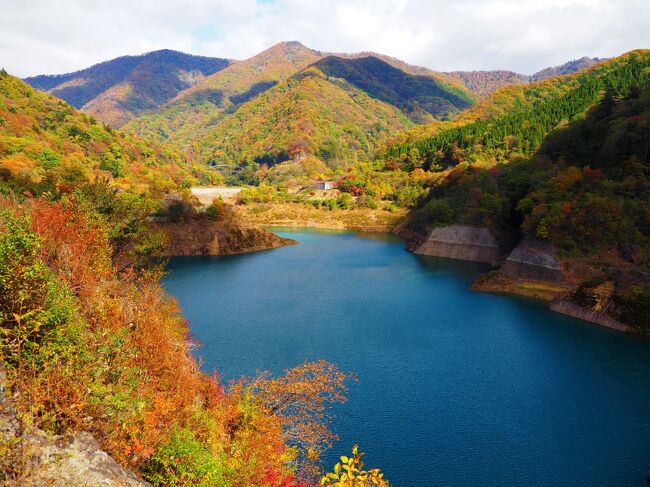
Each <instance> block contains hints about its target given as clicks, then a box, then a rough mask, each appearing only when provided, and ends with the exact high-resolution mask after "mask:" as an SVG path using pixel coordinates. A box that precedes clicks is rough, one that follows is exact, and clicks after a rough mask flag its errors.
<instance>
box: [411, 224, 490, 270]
mask: <svg viewBox="0 0 650 487" xmlns="http://www.w3.org/2000/svg"><path fill="white" fill-rule="evenodd" d="M413 251H414V252H415V253H416V254H421V255H431V256H434V257H445V258H449V259H458V260H469V261H473V262H486V263H488V264H494V263H495V262H496V261H497V260H498V259H499V256H500V255H501V251H500V248H499V244H498V243H497V240H496V239H495V238H494V236H493V235H492V234H491V233H490V232H489V231H488V229H487V228H484V227H470V226H465V225H450V226H447V227H437V228H434V229H432V230H431V231H430V232H429V234H428V236H427V237H426V239H424V240H423V241H422V242H421V243H419V244H417V246H416V247H415V248H413Z"/></svg>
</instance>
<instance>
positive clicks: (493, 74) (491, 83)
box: [446, 56, 603, 96]
mask: <svg viewBox="0 0 650 487" xmlns="http://www.w3.org/2000/svg"><path fill="white" fill-rule="evenodd" d="M602 61H603V60H602V59H599V58H590V57H586V56H585V57H582V58H580V59H576V60H573V61H569V62H567V63H564V64H562V65H561V66H554V67H550V68H545V69H542V70H541V71H538V72H537V73H535V74H532V75H530V76H527V75H525V74H519V73H515V72H513V71H506V70H495V71H451V72H449V73H446V74H447V75H449V76H451V77H454V78H458V79H460V80H462V82H463V83H464V84H465V87H466V88H467V89H468V90H470V91H471V92H472V93H474V94H475V95H477V96H486V95H489V94H490V93H493V92H494V91H496V90H498V89H499V88H502V87H504V86H508V85H519V84H525V83H533V82H535V81H541V80H544V79H547V78H552V77H554V76H560V75H565V74H573V73H577V72H578V71H582V70H583V69H587V68H589V67H591V66H593V65H595V64H597V63H599V62H602Z"/></svg>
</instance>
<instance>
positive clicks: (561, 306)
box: [550, 299, 634, 332]
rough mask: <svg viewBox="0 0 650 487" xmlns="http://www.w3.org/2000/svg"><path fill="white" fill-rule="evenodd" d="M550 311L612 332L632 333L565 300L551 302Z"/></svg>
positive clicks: (599, 314) (610, 318)
mask: <svg viewBox="0 0 650 487" xmlns="http://www.w3.org/2000/svg"><path fill="white" fill-rule="evenodd" d="M550 309H551V310H552V311H555V312H556V313H562V314H565V315H569V316H572V317H574V318H578V319H580V320H584V321H589V322H591V323H595V324H597V325H601V326H605V327H607V328H612V329H614V330H618V331H626V332H631V331H634V330H633V329H632V328H630V327H629V326H626V325H624V324H623V323H621V322H620V321H617V320H615V319H614V318H612V317H610V316H607V315H606V314H604V313H598V312H597V311H592V310H590V309H587V308H583V307H582V306H580V305H578V304H575V303H572V302H571V301H567V300H566V299H556V300H555V301H553V302H551V304H550Z"/></svg>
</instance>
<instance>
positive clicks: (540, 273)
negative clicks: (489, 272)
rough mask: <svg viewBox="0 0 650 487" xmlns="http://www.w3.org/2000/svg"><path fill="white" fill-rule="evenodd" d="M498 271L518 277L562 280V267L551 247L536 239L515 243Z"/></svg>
mask: <svg viewBox="0 0 650 487" xmlns="http://www.w3.org/2000/svg"><path fill="white" fill-rule="evenodd" d="M500 271H501V273H502V274H505V275H506V276H510V277H515V278H518V279H531V280H535V281H551V282H560V281H562V269H561V267H560V262H559V261H558V260H557V258H556V257H555V251H554V250H553V247H552V246H551V245H550V244H548V243H546V242H540V241H538V240H524V241H522V242H521V243H520V244H519V245H517V247H515V248H514V250H513V251H512V252H510V254H509V255H508V258H507V259H506V261H505V262H504V264H503V265H502V266H501V269H500Z"/></svg>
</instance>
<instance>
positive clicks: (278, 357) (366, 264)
mask: <svg viewBox="0 0 650 487" xmlns="http://www.w3.org/2000/svg"><path fill="white" fill-rule="evenodd" d="M278 233H279V234H280V235H282V236H286V237H290V238H294V239H296V240H298V241H300V244H299V245H293V246H289V247H284V248H281V249H276V250H272V251H265V252H260V253H255V254H247V255H240V256H232V257H212V258H210V257H186V258H174V259H172V260H171V262H170V265H169V270H170V274H169V275H168V276H166V277H165V279H164V282H163V283H164V285H165V287H166V288H167V290H168V291H169V292H170V293H171V294H172V295H174V296H175V297H176V298H177V299H178V300H179V302H180V304H181V306H182V308H183V312H184V315H185V316H186V317H187V319H188V320H189V322H190V326H191V329H192V332H193V334H194V335H195V336H196V337H197V338H198V339H199V340H200V341H201V342H202V343H203V347H202V348H201V349H199V351H198V355H199V356H200V358H201V359H202V360H203V368H204V369H205V370H206V371H211V370H213V369H214V368H216V369H217V370H218V371H219V373H220V375H221V376H222V378H224V379H226V380H227V379H230V378H236V377H239V376H241V375H253V374H254V373H255V371H256V370H260V369H264V370H271V371H273V372H280V371H282V370H283V369H285V368H289V367H293V366H295V365H298V364H300V363H302V362H303V361H305V359H319V358H324V359H326V360H328V361H330V362H333V363H335V364H336V365H338V366H339V368H341V369H343V370H350V371H352V372H353V373H354V374H355V375H356V376H357V378H358V381H357V382H352V383H350V389H349V394H348V398H349V400H348V402H347V403H346V404H344V405H341V406H338V407H337V408H336V413H337V417H336V419H335V421H334V425H333V427H334V430H335V432H336V433H338V434H339V436H340V438H341V439H340V442H339V443H338V444H337V445H335V447H334V449H333V451H331V452H329V453H328V455H327V462H326V464H327V466H331V464H333V463H334V461H335V459H336V457H337V455H341V454H347V453H348V452H349V450H350V448H351V446H352V445H353V444H354V443H358V444H359V445H360V447H361V449H362V450H363V451H365V452H366V457H365V459H366V466H368V467H374V466H377V467H380V468H381V469H382V470H383V471H384V472H385V473H386V477H387V478H388V479H389V480H391V482H392V484H393V485H395V486H397V487H400V486H404V487H410V486H438V485H440V486H471V485H476V486H530V485H540V486H561V485H585V486H601V485H602V486H619V485H622V486H625V485H631V486H634V485H638V486H642V485H645V475H646V473H647V471H648V469H650V341H648V340H647V339H644V338H639V337H634V336H628V335H625V334H621V333H617V332H614V331H610V330H607V329H604V328H599V327H597V326H595V325H590V324H587V323H584V322H580V321H577V320H573V319H570V318H568V317H564V316H561V315H556V314H554V313H551V312H550V311H548V310H546V309H545V307H544V305H542V304H539V303H536V302H533V301H529V300H523V299H517V298H513V297H508V296H498V295H490V294H483V293H474V292H472V291H470V290H469V287H470V285H471V283H472V282H473V280H474V279H475V278H476V276H477V275H478V273H479V272H480V271H481V268H480V267H479V266H477V265H473V264H468V263H457V262H454V261H446V260H442V259H435V258H431V257H420V256H416V255H413V254H410V253H408V252H407V251H405V250H404V244H403V242H402V241H400V240H399V239H397V238H395V237H393V236H390V235H383V234H374V235H369V234H358V233H351V232H323V231H315V230H296V229H292V230H286V231H278Z"/></svg>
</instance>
